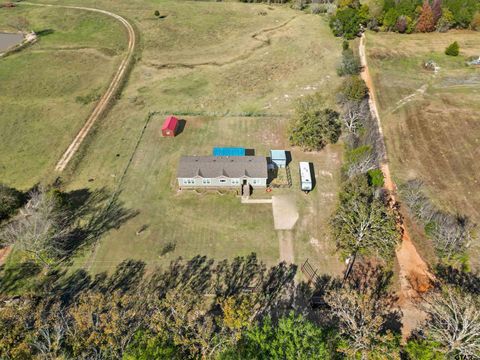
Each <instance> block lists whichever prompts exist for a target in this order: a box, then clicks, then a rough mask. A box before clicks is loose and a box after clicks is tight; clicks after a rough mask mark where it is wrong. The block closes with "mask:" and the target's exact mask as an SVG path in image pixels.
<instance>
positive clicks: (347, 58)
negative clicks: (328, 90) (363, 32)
mask: <svg viewBox="0 0 480 360" xmlns="http://www.w3.org/2000/svg"><path fill="white" fill-rule="evenodd" d="M359 73H360V60H359V59H358V58H357V57H356V56H355V55H354V54H353V50H352V49H347V50H344V51H343V52H342V62H341V63H340V65H339V66H338V68H337V74H338V75H339V76H345V75H358V74H359Z"/></svg>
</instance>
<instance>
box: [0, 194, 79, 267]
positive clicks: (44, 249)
mask: <svg viewBox="0 0 480 360" xmlns="http://www.w3.org/2000/svg"><path fill="white" fill-rule="evenodd" d="M67 218H68V216H67V213H66V212H65V211H63V210H62V209H61V207H60V206H59V205H58V201H57V200H56V198H55V196H54V195H52V194H51V193H49V192H48V191H46V190H45V189H39V190H33V191H32V192H31V193H30V200H29V201H28V202H27V204H26V205H25V207H23V208H22V209H21V210H20V214H19V215H18V216H16V217H15V218H14V219H13V220H12V221H11V222H10V223H8V224H7V225H6V226H5V227H4V228H3V229H2V232H1V239H2V240H3V242H4V243H5V244H7V245H11V246H14V247H16V248H17V249H19V250H21V251H25V252H27V253H29V254H31V255H33V256H34V258H35V259H37V260H40V261H41V262H42V263H43V264H45V265H47V266H48V265H49V259H51V258H52V257H58V256H61V255H62V253H63V251H62V247H61V246H60V244H61V242H62V240H63V239H64V238H65V236H66V235H68V233H69V232H70V230H69V228H68V226H66V223H67V221H66V219H67Z"/></svg>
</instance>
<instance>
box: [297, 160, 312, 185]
mask: <svg viewBox="0 0 480 360" xmlns="http://www.w3.org/2000/svg"><path fill="white" fill-rule="evenodd" d="M299 168H300V183H301V189H302V191H305V192H309V191H311V190H312V174H311V173H310V163H309V162H306V161H301V162H300V164H299Z"/></svg>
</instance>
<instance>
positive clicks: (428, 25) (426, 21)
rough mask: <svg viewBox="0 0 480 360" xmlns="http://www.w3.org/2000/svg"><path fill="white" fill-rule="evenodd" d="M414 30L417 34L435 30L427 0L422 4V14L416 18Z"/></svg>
mask: <svg viewBox="0 0 480 360" xmlns="http://www.w3.org/2000/svg"><path fill="white" fill-rule="evenodd" d="M416 30H417V31H418V32H432V31H434V30H435V18H434V14H433V11H432V7H431V6H430V3H429V2H428V0H425V1H424V2H423V6H422V12H421V13H420V17H419V18H418V22H417V27H416Z"/></svg>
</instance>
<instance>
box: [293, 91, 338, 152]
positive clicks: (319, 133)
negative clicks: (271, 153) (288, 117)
mask: <svg viewBox="0 0 480 360" xmlns="http://www.w3.org/2000/svg"><path fill="white" fill-rule="evenodd" d="M338 117H339V114H338V113H337V112H336V111H334V110H332V109H329V108H325V107H324V101H323V98H322V97H321V95H320V94H318V93H317V94H313V95H309V96H306V97H304V98H300V99H299V100H298V101H297V104H296V108H295V120H294V121H293V123H292V124H291V126H290V129H289V139H290V143H291V144H292V145H295V146H300V147H302V148H303V149H304V150H307V151H313V150H321V149H323V148H324V147H325V146H326V145H327V144H329V143H335V142H337V141H338V138H339V137H340V133H341V125H340V122H339V121H338Z"/></svg>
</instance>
